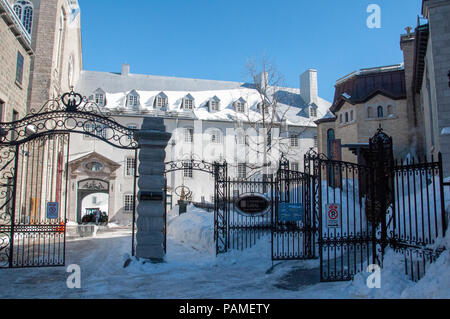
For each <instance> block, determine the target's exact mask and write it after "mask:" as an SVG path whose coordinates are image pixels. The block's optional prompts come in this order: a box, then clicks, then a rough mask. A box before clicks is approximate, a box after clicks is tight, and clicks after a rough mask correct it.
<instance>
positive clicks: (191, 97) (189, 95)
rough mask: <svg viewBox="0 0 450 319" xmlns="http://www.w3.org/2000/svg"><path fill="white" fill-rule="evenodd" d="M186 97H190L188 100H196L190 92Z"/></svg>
mask: <svg viewBox="0 0 450 319" xmlns="http://www.w3.org/2000/svg"><path fill="white" fill-rule="evenodd" d="M184 98H185V99H188V100H192V101H194V100H195V99H194V97H193V96H192V95H191V94H190V93H188V94H186V96H185V97H184Z"/></svg>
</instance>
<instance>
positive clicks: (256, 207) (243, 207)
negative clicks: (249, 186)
mask: <svg viewBox="0 0 450 319" xmlns="http://www.w3.org/2000/svg"><path fill="white" fill-rule="evenodd" d="M234 207H235V209H236V211H237V212H238V213H239V214H241V215H244V216H248V217H258V216H261V215H264V214H266V213H267V211H268V210H269V207H270V201H269V199H267V197H266V196H264V195H262V194H244V195H242V196H240V197H239V198H238V199H236V201H235V203H234Z"/></svg>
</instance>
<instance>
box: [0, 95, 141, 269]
mask: <svg viewBox="0 0 450 319" xmlns="http://www.w3.org/2000/svg"><path fill="white" fill-rule="evenodd" d="M135 131H136V130H134V129H130V128H127V127H125V126H122V125H120V124H119V123H117V122H116V121H115V119H113V118H112V115H111V114H110V113H108V112H107V111H106V110H105V109H102V108H101V107H99V106H98V105H97V104H96V103H94V102H93V101H91V100H89V99H87V98H86V97H83V96H82V95H80V94H78V93H75V92H73V91H71V92H68V93H65V94H63V95H62V96H61V97H58V98H56V99H53V100H49V101H47V102H46V103H44V105H43V106H42V107H41V108H40V109H37V110H35V109H31V110H30V111H29V113H28V114H27V115H26V116H25V117H24V118H22V119H20V120H17V121H13V122H2V123H0V268H20V267H54V266H64V264H65V247H66V246H65V243H66V241H65V239H66V217H67V216H66V212H67V181H68V169H67V168H68V167H67V166H68V156H69V139H70V134H71V133H77V134H84V135H85V136H91V137H94V138H97V139H99V140H102V141H104V142H106V143H108V144H110V145H112V146H114V147H117V148H121V149H126V150H134V151H135V155H137V152H138V149H139V145H138V143H137V141H136V139H135ZM136 161H137V156H135V165H134V167H136ZM136 178H137V174H136V172H135V178H134V190H133V193H134V203H133V209H134V212H133V225H134V222H135V220H134V219H135V210H136V205H135V200H136V196H135V194H136ZM133 230H134V229H133ZM131 242H132V249H131V251H132V253H134V236H133V237H132V241H131Z"/></svg>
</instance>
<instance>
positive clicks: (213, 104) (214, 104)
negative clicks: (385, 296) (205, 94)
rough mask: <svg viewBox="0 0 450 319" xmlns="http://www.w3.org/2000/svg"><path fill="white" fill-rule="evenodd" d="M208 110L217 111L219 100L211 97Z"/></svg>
mask: <svg viewBox="0 0 450 319" xmlns="http://www.w3.org/2000/svg"><path fill="white" fill-rule="evenodd" d="M209 110H210V111H212V112H215V111H219V101H218V100H215V99H212V100H210V101H209Z"/></svg>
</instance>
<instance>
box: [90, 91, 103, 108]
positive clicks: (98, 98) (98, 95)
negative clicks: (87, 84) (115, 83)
mask: <svg viewBox="0 0 450 319" xmlns="http://www.w3.org/2000/svg"><path fill="white" fill-rule="evenodd" d="M93 100H94V103H95V104H97V105H98V106H105V104H106V94H105V91H103V90H102V89H97V90H95V91H94V96H93Z"/></svg>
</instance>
